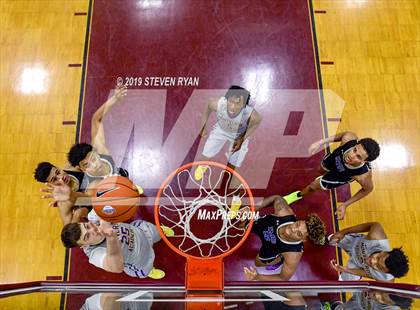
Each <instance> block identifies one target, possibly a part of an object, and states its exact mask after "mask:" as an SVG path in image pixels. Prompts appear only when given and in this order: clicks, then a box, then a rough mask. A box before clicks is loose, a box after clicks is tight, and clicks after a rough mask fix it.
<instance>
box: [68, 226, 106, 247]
mask: <svg viewBox="0 0 420 310" xmlns="http://www.w3.org/2000/svg"><path fill="white" fill-rule="evenodd" d="M104 239H105V236H104V234H103V233H101V232H100V231H99V228H98V225H96V224H93V223H90V222H88V223H70V224H67V225H65V226H64V227H63V229H62V230H61V241H62V242H63V245H64V246H65V247H66V248H74V247H80V246H83V245H95V244H99V243H101V242H102V241H104Z"/></svg>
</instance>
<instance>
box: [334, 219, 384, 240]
mask: <svg viewBox="0 0 420 310" xmlns="http://www.w3.org/2000/svg"><path fill="white" fill-rule="evenodd" d="M354 233H368V234H367V236H366V238H367V239H368V240H382V239H386V235H385V232H384V231H383V228H382V225H381V224H380V223H378V222H368V223H363V224H359V225H355V226H351V227H347V228H345V229H342V230H340V231H338V232H336V233H335V234H333V235H332V237H331V241H335V242H339V241H340V240H341V239H343V238H344V237H345V236H346V235H347V234H354Z"/></svg>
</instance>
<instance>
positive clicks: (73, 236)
mask: <svg viewBox="0 0 420 310" xmlns="http://www.w3.org/2000/svg"><path fill="white" fill-rule="evenodd" d="M81 235H82V230H81V229H80V225H79V223H70V224H67V225H64V227H63V229H62V230H61V241H62V242H63V245H64V246H65V247H66V248H74V247H78V246H79V244H77V241H78V240H79V239H80V236H81Z"/></svg>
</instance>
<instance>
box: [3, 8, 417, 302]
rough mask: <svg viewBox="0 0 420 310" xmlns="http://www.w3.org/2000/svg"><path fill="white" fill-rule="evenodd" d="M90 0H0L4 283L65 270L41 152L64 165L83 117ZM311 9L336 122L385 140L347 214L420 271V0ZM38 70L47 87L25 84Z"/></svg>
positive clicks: (349, 221) (413, 279)
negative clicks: (363, 194) (384, 237)
mask: <svg viewBox="0 0 420 310" xmlns="http://www.w3.org/2000/svg"><path fill="white" fill-rule="evenodd" d="M88 4H89V3H88V1H87V0H72V1H58V0H57V1H54V0H31V1H29V0H28V1H17V0H16V1H15V0H13V1H12V0H3V1H0V22H1V27H0V28H1V34H0V36H1V37H0V43H1V54H0V55H1V59H0V81H1V82H0V87H1V94H2V99H1V105H0V134H1V142H2V143H1V150H0V165H1V166H0V167H1V168H0V169H1V171H0V186H1V191H0V197H1V198H0V199H1V210H2V213H1V215H2V219H1V221H0V283H10V282H23V281H32V280H42V279H45V278H46V276H60V275H62V274H63V268H64V267H63V262H64V249H63V247H62V245H61V242H60V240H59V232H60V229H61V223H60V221H59V219H58V215H57V212H56V210H54V209H53V208H49V207H47V203H46V202H44V201H41V200H40V198H39V196H40V195H39V189H40V188H41V186H40V185H39V183H36V182H34V181H33V176H32V173H33V170H34V167H35V166H36V164H37V163H38V162H40V161H44V160H46V161H51V162H52V163H55V164H57V165H63V164H64V163H65V153H66V150H67V149H68V147H69V146H70V145H71V144H72V143H73V142H74V139H75V134H76V127H75V125H63V122H66V121H76V120H77V108H78V103H79V94H80V81H81V74H82V72H81V67H77V66H71V67H69V66H68V65H69V64H81V63H82V62H83V49H84V41H85V31H86V21H87V16H86V15H75V12H87V11H88ZM314 9H315V10H316V11H321V13H315V23H316V34H317V39H318V40H317V41H318V48H319V52H320V60H321V61H322V62H326V64H323V65H321V71H322V81H323V86H324V88H325V89H329V90H331V92H326V106H327V115H328V117H329V118H331V119H333V120H331V121H329V122H328V128H329V131H330V133H331V134H332V133H334V132H335V131H336V130H352V131H355V132H357V133H358V134H359V136H361V137H364V136H371V137H374V138H375V139H377V140H378V141H379V142H380V143H381V145H382V148H383V154H382V156H381V157H382V159H381V160H378V162H377V163H376V164H375V191H374V192H373V193H372V194H371V195H369V196H368V197H367V198H365V199H363V200H362V201H361V202H360V203H357V204H355V205H353V206H352V207H351V208H350V209H349V211H348V214H347V217H346V220H345V221H343V222H341V223H340V226H341V227H346V226H349V225H353V224H358V223H361V222H365V221H379V222H381V223H383V224H384V226H385V229H386V231H387V232H388V235H389V237H390V239H391V243H392V245H396V246H399V245H403V247H404V250H405V251H406V253H407V254H408V255H409V257H410V259H411V262H412V263H411V270H410V273H409V274H408V276H407V277H405V278H404V279H403V280H402V281H403V282H409V283H420V264H419V262H420V245H419V243H418V240H419V239H420V224H419V223H420V166H419V162H420V151H419V148H420V147H419V145H420V135H419V128H420V106H419V105H418V103H419V99H420V31H419V29H420V25H419V21H420V2H418V1H405V0H400V1H392V0H389V1H381V0H378V1H373V0H370V1H361V0H357V1H356V0H354V1H351V0H346V1H345V0H342V1H336V0H334V1H322V0H315V1H314ZM28 69H34V70H32V71H28ZM28 72H29V73H28ZM43 72H45V76H43V74H44V73H43ZM31 74H32V76H34V75H36V76H38V77H39V78H41V80H42V79H43V80H44V81H43V83H40V85H39V87H37V85H36V83H35V85H34V83H32V84H31V85H32V89H31V87H29V88H28V86H27V85H26V84H25V83H23V85H22V79H23V77H28V76H31ZM42 86H43V87H44V88H43V87H42ZM25 92H26V93H25ZM37 92H38V93H37ZM340 98H341V99H340ZM342 108H343V109H342ZM341 112H342V113H341ZM338 118H341V122H338V121H337V119H338ZM404 152H405V153H404ZM352 190H356V188H352ZM57 298H58V297H57Z"/></svg>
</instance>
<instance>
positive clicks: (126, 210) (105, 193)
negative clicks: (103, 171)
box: [92, 176, 140, 223]
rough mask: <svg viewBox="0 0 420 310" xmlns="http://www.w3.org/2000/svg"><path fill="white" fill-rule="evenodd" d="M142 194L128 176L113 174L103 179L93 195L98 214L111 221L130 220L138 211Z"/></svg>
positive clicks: (93, 202) (93, 203)
mask: <svg viewBox="0 0 420 310" xmlns="http://www.w3.org/2000/svg"><path fill="white" fill-rule="evenodd" d="M139 202H140V194H139V192H138V190H137V188H136V186H135V185H134V183H133V182H131V181H130V180H129V179H128V178H125V177H122V176H111V177H108V178H105V179H104V180H102V181H101V182H100V183H99V184H98V185H97V188H96V193H95V195H94V196H93V197H92V205H93V209H94V210H95V212H96V214H97V215H98V216H99V217H100V218H102V219H103V220H105V221H107V222H111V223H120V222H124V221H127V220H129V219H130V218H132V217H133V215H134V214H135V213H136V210H137V206H138V205H139Z"/></svg>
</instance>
